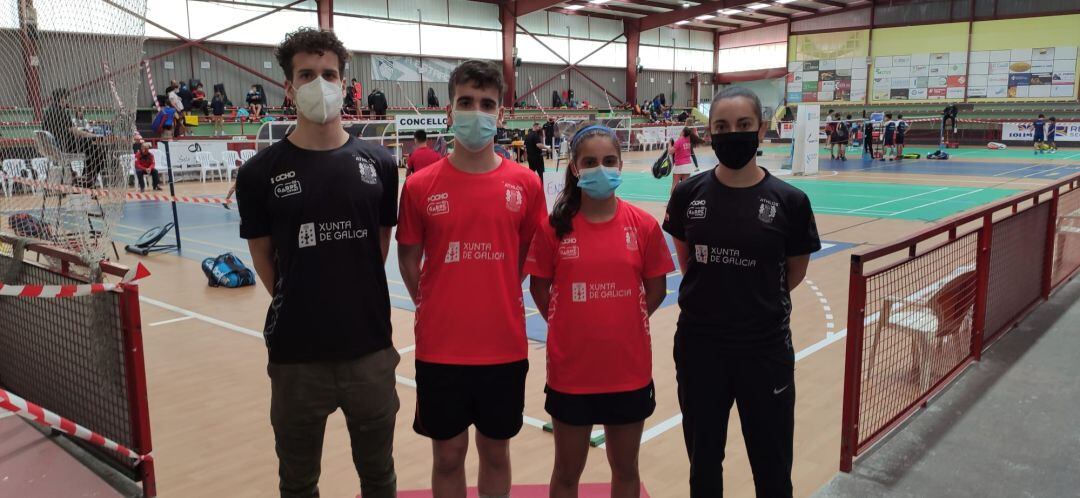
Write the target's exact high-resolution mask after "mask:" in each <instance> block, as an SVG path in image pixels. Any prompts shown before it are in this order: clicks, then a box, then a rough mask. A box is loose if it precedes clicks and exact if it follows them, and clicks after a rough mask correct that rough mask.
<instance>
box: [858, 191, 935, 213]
mask: <svg viewBox="0 0 1080 498" xmlns="http://www.w3.org/2000/svg"><path fill="white" fill-rule="evenodd" d="M948 189H949V187H941V188H938V189H934V190H928V191H926V192H922V193H919V194H914V195H909V196H907V197H900V198H897V199H891V200H887V201H884V202H879V203H877V204H871V205H869V206H866V207H861V208H858V209H852V210H849V211H848V213H857V212H859V211H863V210H866V209H870V208H876V207H878V206H884V205H886V204H892V203H894V202H900V201H906V200H908V199H914V198H916V197H921V196H924V195H928V194H933V193H934V192H941V191H942V190H948Z"/></svg>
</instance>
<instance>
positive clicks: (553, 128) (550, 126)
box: [543, 121, 559, 144]
mask: <svg viewBox="0 0 1080 498" xmlns="http://www.w3.org/2000/svg"><path fill="white" fill-rule="evenodd" d="M543 128H544V143H549V144H550V143H551V141H552V140H554V139H555V133H556V132H558V131H559V127H558V125H556V124H555V123H552V122H551V121H547V122H545V123H544V125H543Z"/></svg>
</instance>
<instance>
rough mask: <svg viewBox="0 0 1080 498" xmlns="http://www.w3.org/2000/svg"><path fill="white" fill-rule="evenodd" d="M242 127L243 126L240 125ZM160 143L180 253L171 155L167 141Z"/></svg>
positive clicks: (174, 231) (178, 223)
mask: <svg viewBox="0 0 1080 498" xmlns="http://www.w3.org/2000/svg"><path fill="white" fill-rule="evenodd" d="M241 127H243V125H241ZM161 143H163V144H165V169H166V170H167V171H168V173H169V195H170V196H172V202H171V204H172V217H173V234H174V235H176V252H178V253H179V252H180V251H181V247H180V217H179V216H178V215H177V213H176V182H175V181H174V180H173V171H172V155H171V154H169V141H168V140H162V141H161Z"/></svg>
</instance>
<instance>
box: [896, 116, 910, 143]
mask: <svg viewBox="0 0 1080 498" xmlns="http://www.w3.org/2000/svg"><path fill="white" fill-rule="evenodd" d="M907 129H908V124H907V121H904V120H903V119H901V120H899V121H897V122H896V143H898V144H902V143H904V134H905V133H907Z"/></svg>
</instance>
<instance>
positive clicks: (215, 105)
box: [210, 97, 225, 116]
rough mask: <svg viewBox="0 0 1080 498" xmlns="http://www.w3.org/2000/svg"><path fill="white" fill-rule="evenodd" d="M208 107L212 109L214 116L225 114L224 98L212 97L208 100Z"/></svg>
mask: <svg viewBox="0 0 1080 498" xmlns="http://www.w3.org/2000/svg"><path fill="white" fill-rule="evenodd" d="M210 109H212V110H213V111H214V115H215V116H223V115H225V99H219V98H217V97H214V99H213V100H211V101H210Z"/></svg>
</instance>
